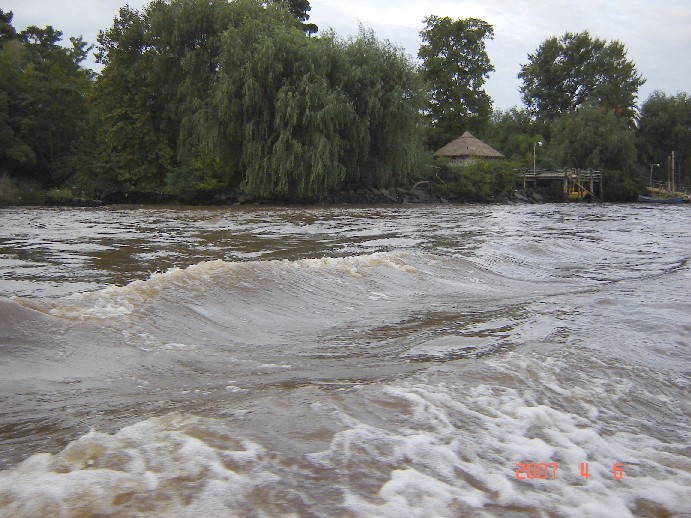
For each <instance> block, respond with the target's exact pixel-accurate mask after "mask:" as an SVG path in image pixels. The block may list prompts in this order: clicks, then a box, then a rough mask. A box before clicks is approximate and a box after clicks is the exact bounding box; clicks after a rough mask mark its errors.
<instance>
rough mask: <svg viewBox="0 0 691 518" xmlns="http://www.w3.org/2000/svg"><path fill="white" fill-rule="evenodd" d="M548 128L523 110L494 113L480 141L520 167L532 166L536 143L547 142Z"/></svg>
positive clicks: (515, 109) (514, 109)
mask: <svg viewBox="0 0 691 518" xmlns="http://www.w3.org/2000/svg"><path fill="white" fill-rule="evenodd" d="M547 134H549V127H548V126H546V125H545V124H543V123H542V122H540V121H536V120H534V119H533V118H532V117H531V116H530V114H529V113H528V112H527V111H525V110H519V109H517V108H512V109H511V110H507V111H501V110H499V111H495V112H494V113H493V114H492V118H491V120H490V122H489V124H488V125H487V126H486V128H485V130H484V131H483V133H482V140H484V141H485V142H487V143H488V144H489V145H491V146H492V147H493V148H494V149H497V150H500V151H501V152H502V153H503V154H504V155H505V156H507V157H509V158H510V159H511V160H514V161H516V162H518V163H519V164H521V165H528V164H530V165H532V163H533V151H534V146H535V144H536V143H539V142H542V143H543V144H544V143H546V142H547V139H546V137H545V135H547Z"/></svg>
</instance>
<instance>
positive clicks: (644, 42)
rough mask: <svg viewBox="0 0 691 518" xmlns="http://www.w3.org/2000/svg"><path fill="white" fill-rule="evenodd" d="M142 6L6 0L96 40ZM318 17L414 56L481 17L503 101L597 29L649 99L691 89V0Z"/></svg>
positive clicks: (490, 86)
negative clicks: (531, 58) (430, 36)
mask: <svg viewBox="0 0 691 518" xmlns="http://www.w3.org/2000/svg"><path fill="white" fill-rule="evenodd" d="M125 3H128V4H129V5H130V6H131V7H133V8H141V7H143V6H145V5H147V4H148V3H149V2H148V1H146V0H62V1H60V2H55V1H51V0H4V1H3V6H2V9H4V10H6V11H8V10H9V11H14V13H15V26H16V27H18V28H23V27H26V26H27V25H38V26H41V27H42V26H45V25H53V26H54V27H55V28H56V29H59V30H61V31H63V33H64V34H65V36H66V37H69V36H78V35H80V34H81V35H83V36H84V38H85V39H86V40H87V41H89V42H91V43H93V42H95V40H96V35H97V34H98V31H99V30H101V29H106V28H108V27H109V26H110V25H111V24H112V22H113V18H114V17H115V16H116V15H117V12H118V10H119V8H120V7H121V6H122V5H124V4H125ZM310 3H311V6H312V11H311V13H310V14H311V20H312V21H313V22H314V23H316V24H317V25H319V27H321V28H322V29H325V28H327V27H332V28H333V29H334V30H335V31H336V32H337V33H338V34H341V35H343V36H349V35H354V34H357V31H358V24H359V23H360V22H361V23H362V24H363V25H365V26H366V27H370V28H372V29H374V30H375V32H376V33H377V35H378V36H379V37H380V38H382V39H388V40H391V41H392V42H394V43H396V44H398V45H399V46H402V47H403V48H404V49H405V50H406V52H407V53H409V54H410V55H412V56H416V55H417V50H418V48H419V46H420V43H421V42H420V38H419V31H420V30H421V29H422V27H423V24H422V19H423V18H424V17H425V16H428V15H431V14H436V15H439V16H449V17H451V18H469V17H474V18H481V19H483V20H485V21H487V22H488V23H491V24H492V25H493V26H494V30H495V40H494V41H492V42H489V43H488V46H487V48H488V52H489V55H490V59H491V60H492V63H493V64H494V66H495V68H496V72H495V73H494V74H492V76H491V78H490V80H489V82H488V83H487V91H488V93H489V94H490V95H491V96H492V97H493V98H494V100H495V106H496V107H499V108H509V107H511V106H512V105H514V104H520V97H519V94H518V87H519V81H518V79H517V78H516V75H517V74H518V71H519V69H520V65H521V64H523V63H525V62H526V61H527V55H528V53H531V52H534V51H535V49H537V47H538V46H539V45H540V43H541V42H542V41H544V40H545V39H546V38H548V37H550V36H560V35H562V34H564V33H565V32H567V31H570V32H580V31H583V30H589V31H590V33H591V34H592V35H593V36H596V37H599V38H603V39H606V40H613V39H618V40H620V41H621V42H622V43H624V45H625V46H626V48H627V49H628V57H629V59H632V60H633V61H634V62H635V63H636V64H637V67H638V70H639V72H641V73H642V74H643V76H644V77H646V78H647V80H648V82H647V83H646V85H645V86H644V87H643V88H642V89H641V95H640V99H641V100H645V99H646V98H647V96H648V95H649V94H650V93H651V92H652V91H653V90H654V89H661V90H663V91H665V92H666V93H669V94H675V93H677V92H678V91H689V90H691V31H689V27H691V2H688V1H687V0H683V1H682V0H658V1H655V2H652V1H650V0H581V1H580V2H574V1H573V0H417V1H416V0H350V1H349V2H344V1H343V0H311V2H310Z"/></svg>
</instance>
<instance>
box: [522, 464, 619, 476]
mask: <svg viewBox="0 0 691 518" xmlns="http://www.w3.org/2000/svg"><path fill="white" fill-rule="evenodd" d="M558 469H559V463H558V462H540V463H536V462H517V463H516V480H536V479H537V480H547V479H549V478H550V470H552V471H551V474H552V477H551V478H552V479H556V478H557V470H558ZM612 473H613V475H614V478H615V479H616V480H621V479H623V478H624V465H623V464H622V463H621V462H616V463H615V464H614V470H613V472H612ZM581 476H582V477H583V478H585V479H586V480H588V479H589V478H590V466H589V465H588V463H587V462H581Z"/></svg>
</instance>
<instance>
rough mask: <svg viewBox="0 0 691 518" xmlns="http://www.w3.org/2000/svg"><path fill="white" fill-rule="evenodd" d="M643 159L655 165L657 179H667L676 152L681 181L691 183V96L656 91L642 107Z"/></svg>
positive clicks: (654, 175)
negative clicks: (672, 157) (671, 94)
mask: <svg viewBox="0 0 691 518" xmlns="http://www.w3.org/2000/svg"><path fill="white" fill-rule="evenodd" d="M637 138H638V148H639V153H640V161H641V163H643V164H644V165H645V166H646V167H648V168H649V167H650V164H659V167H657V168H655V167H653V178H654V180H657V181H662V180H664V181H666V180H667V178H668V174H669V170H670V166H671V163H670V157H671V154H672V151H674V152H675V169H676V170H677V171H676V174H677V183H679V184H685V185H691V96H689V94H687V93H678V94H677V95H675V96H667V95H665V94H664V93H662V92H654V93H653V94H652V95H651V96H650V97H649V98H648V100H647V101H646V102H645V103H644V104H643V107H642V108H641V116H640V119H639V125H638V134H637Z"/></svg>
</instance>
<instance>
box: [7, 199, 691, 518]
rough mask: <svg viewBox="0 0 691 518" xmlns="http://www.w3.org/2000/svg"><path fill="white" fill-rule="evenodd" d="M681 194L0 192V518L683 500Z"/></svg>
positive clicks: (467, 512) (690, 329)
mask: <svg viewBox="0 0 691 518" xmlns="http://www.w3.org/2000/svg"><path fill="white" fill-rule="evenodd" d="M690 258H691V208H690V207H688V206H676V207H675V206H660V207H652V206H651V207H648V206H643V205H635V204H634V205H580V204H579V205H539V206H534V205H531V206H509V205H507V206H501V205H495V206H473V205H469V206H410V207H407V206H397V207H320V208H299V207H293V208H263V207H244V208H223V209H210V208H175V207H170V208H166V207H109V208H98V209H26V208H6V209H3V210H0V470H1V471H0V516H2V517H13V518H14V517H32V518H33V517H42V516H46V517H56V516H65V517H71V516H99V517H110V516H118V517H119V516H140V517H148V516H160V517H178V516H179V517H197V516H206V517H225V516H231V517H232V516H237V517H282V516H296V517H395V518H400V517H404V516H405V517H425V518H427V517H461V516H469V517H475V516H477V517H494V516H498V517H523V516H525V517H535V516H538V517H579V518H582V517H584V516H587V517H605V516H607V517H614V516H616V517H628V516H644V517H648V516H650V517H653V516H654V517H668V516H686V517H688V516H691V491H690V490H689V488H691V406H690V401H691V399H690V397H689V395H690V389H691V383H690V381H691V375H690V374H691V349H690V346H691V262H690V261H691V259H690Z"/></svg>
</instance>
